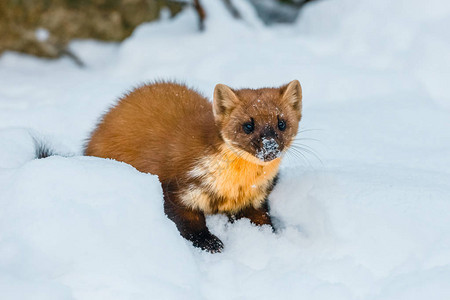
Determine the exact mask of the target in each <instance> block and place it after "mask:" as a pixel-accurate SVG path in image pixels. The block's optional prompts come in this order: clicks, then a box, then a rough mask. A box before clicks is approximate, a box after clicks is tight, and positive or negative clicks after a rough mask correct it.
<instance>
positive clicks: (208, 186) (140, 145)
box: [85, 81, 301, 252]
mask: <svg viewBox="0 0 450 300" xmlns="http://www.w3.org/2000/svg"><path fill="white" fill-rule="evenodd" d="M300 118H301V87H300V84H299V83H298V81H293V82H291V83H290V84H288V85H286V86H283V87H281V88H264V89H257V90H252V89H241V90H232V89H231V88H229V87H227V86H225V85H220V84H219V85H217V86H216V88H215V92H214V103H213V104H211V103H210V102H209V101H208V100H207V99H206V98H204V97H203V96H201V95H200V94H199V93H197V92H195V91H194V90H192V89H189V88H187V87H186V86H184V85H180V84H176V83H171V82H157V83H153V84H149V85H145V86H142V87H140V88H138V89H136V90H134V91H133V92H131V93H129V94H128V95H126V96H124V97H123V98H122V99H121V100H120V101H119V102H118V104H117V105H116V106H115V107H113V108H112V109H111V110H110V111H109V112H108V113H107V114H106V115H105V116H104V117H103V119H102V120H101V121H100V123H99V124H98V126H97V128H96V129H95V130H94V132H93V133H92V136H91V137H90V139H89V141H88V143H87V147H86V149H85V154H86V155H91V156H98V157H104V158H113V159H116V160H119V161H123V162H126V163H129V164H131V165H132V166H134V167H135V168H136V169H138V170H139V171H141V172H148V173H152V174H156V175H158V176H159V179H160V181H161V184H162V188H163V192H164V209H165V213H166V214H167V216H168V217H169V218H170V219H171V220H173V221H174V222H175V224H176V225H177V228H178V230H179V231H180V233H181V235H182V236H183V237H185V238H186V239H188V240H190V241H192V242H193V244H194V245H195V246H197V247H200V248H202V249H206V250H208V251H211V252H217V251H220V250H221V249H222V247H223V245H222V242H221V241H220V240H219V239H218V238H217V237H216V236H214V235H213V234H211V233H210V232H209V230H208V228H207V227H206V223H205V214H213V213H225V214H227V215H229V216H233V217H237V218H239V217H248V218H249V219H250V220H251V221H252V222H254V223H256V224H259V225H263V224H268V225H271V220H270V216H269V214H268V208H267V196H268V194H269V193H270V191H271V190H272V188H273V186H274V184H275V181H276V178H277V174H278V167H279V164H280V161H281V156H282V154H283V152H284V151H285V150H286V149H287V148H288V147H289V145H290V143H291V142H292V140H293V138H294V137H295V135H296V133H297V129H298V123H299V121H300Z"/></svg>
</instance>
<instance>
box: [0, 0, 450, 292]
mask: <svg viewBox="0 0 450 300" xmlns="http://www.w3.org/2000/svg"><path fill="white" fill-rule="evenodd" d="M203 3H204V4H205V6H206V9H207V11H208V15H209V17H210V18H209V19H208V21H207V24H206V27H207V30H206V32H204V33H199V32H197V22H196V16H195V14H194V13H193V12H192V11H186V12H185V13H183V14H181V15H179V16H178V17H177V18H176V19H175V20H164V21H161V22H158V23H152V24H144V25H142V26H140V27H139V28H137V30H136V31H135V32H134V33H133V35H132V36H131V37H130V38H129V39H127V40H126V41H125V42H124V43H122V44H120V45H117V44H105V43H100V42H94V41H77V42H74V43H72V45H71V47H72V50H73V51H74V52H75V53H76V54H77V55H79V56H80V58H81V59H82V60H83V61H84V62H85V63H86V64H87V67H86V68H84V69H81V68H78V67H77V66H76V65H75V64H74V63H73V62H71V61H70V60H68V59H60V60H57V61H48V60H44V59H37V58H33V57H28V56H23V55H19V54H15V53H6V54H4V55H3V56H2V57H1V58H0V167H1V168H0V228H1V230H0V299H2V300H7V299H46V300H51V299H58V300H64V299H109V300H113V299H326V300H329V299H333V300H340V299H345V300H350V299H364V300H366V299H368V300H375V299H383V300H389V299H392V300H399V299H408V300H414V299H420V300H423V299H433V300H435V299H436V300H438V299H439V300H441V299H450V284H449V282H450V217H449V212H450V171H449V170H450V130H449V129H450V126H449V125H450V92H449V89H448V83H449V82H450V31H449V30H448V28H450V4H449V3H448V1H446V0H428V1H425V2H424V1H422V0H408V1H406V0H399V1H391V0H379V1H372V0H370V1H369V0H339V1H338V0H323V1H318V2H316V3H315V2H313V3H311V4H310V5H308V6H307V7H306V8H305V9H304V10H303V11H302V13H301V16H300V19H299V21H298V22H297V24H295V25H293V26H274V27H271V28H266V27H264V26H263V25H262V24H261V22H260V21H259V20H258V19H257V17H256V16H255V12H254V11H253V10H252V9H251V8H250V7H249V6H248V4H246V2H242V1H235V3H236V5H237V6H238V7H239V8H240V10H241V12H242V14H243V15H244V18H245V21H243V22H239V21H235V20H233V19H232V18H231V17H230V16H229V15H227V14H226V13H225V10H224V9H223V7H221V5H222V4H221V1H203ZM158 78H170V79H177V80H180V81H185V82H187V83H188V84H189V85H191V86H194V87H196V88H197V89H198V90H200V91H201V92H203V93H204V94H205V95H207V96H211V95H212V91H213V88H214V85H215V84H216V83H224V84H228V85H230V86H232V87H247V86H249V87H261V86H265V85H267V86H276V85H281V84H284V83H287V82H289V81H291V80H293V79H299V80H300V82H301V83H302V86H303V92H304V104H303V109H304V117H303V120H302V123H301V126H300V130H302V132H300V134H299V138H298V141H297V142H296V146H295V147H296V149H297V150H296V151H291V152H290V155H288V156H287V157H286V158H285V159H284V161H283V165H282V174H281V177H280V182H279V184H278V185H277V187H276V188H275V190H274V191H273V193H272V194H271V196H270V205H271V213H272V215H273V216H274V219H275V224H276V227H277V228H278V232H277V234H273V233H272V232H271V230H270V229H269V228H265V227H263V228H257V227H255V226H252V225H251V224H250V223H249V222H248V220H239V221H237V222H236V223H234V224H229V223H227V220H226V218H225V217H223V216H220V215H219V216H213V217H210V218H208V225H209V227H210V229H211V230H212V231H213V233H215V234H216V235H218V236H219V237H220V238H221V239H222V240H223V241H224V243H225V249H224V251H223V253H220V254H214V255H212V254H208V253H205V252H202V251H199V250H198V249H195V248H193V247H192V246H191V245H190V244H189V243H188V242H186V241H185V240H183V239H182V238H181V237H180V236H179V234H178V232H177V230H176V228H175V226H174V224H173V223H172V222H170V221H169V220H168V219H167V218H166V217H165V216H164V213H163V208H162V195H161V188H160V186H159V183H158V179H157V178H156V177H155V176H153V175H150V174H142V173H139V172H138V171H136V170H135V169H134V168H132V167H131V166H129V165H127V164H124V163H120V162H115V161H112V160H105V159H99V158H92V157H82V156H80V154H81V148H82V144H83V141H84V139H85V138H86V137H87V136H88V134H89V132H90V130H92V129H93V127H94V125H95V123H96V122H97V120H98V118H99V116H100V115H101V114H102V113H103V112H104V111H105V110H106V109H107V108H108V107H110V106H111V105H112V104H113V103H114V102H115V101H116V99H117V98H118V97H119V96H120V95H122V94H123V93H124V92H126V91H127V90H129V89H131V88H132V87H133V86H136V85H138V84H139V83H141V82H145V81H151V80H154V79H158ZM30 132H31V133H30ZM32 135H33V136H38V137H39V138H41V139H44V140H45V141H47V142H50V143H51V144H52V146H53V148H54V149H57V151H59V153H62V154H68V156H67V157H58V156H55V157H50V158H47V159H41V160H32V157H33V155H34V149H33V141H32V138H31V136H32ZM310 139H317V140H319V141H318V142H316V141H314V140H310ZM300 144H303V145H300ZM305 145H306V146H307V147H306V146H305ZM300 147H303V148H304V149H303V150H302V149H300ZM308 147H312V149H313V150H314V153H317V155H318V156H319V158H320V161H321V162H320V161H319V159H317V158H315V156H314V155H313V154H311V153H309V152H308V150H310V148H308ZM299 150H302V151H303V152H302V154H300V153H298V151H299ZM302 155H305V156H306V158H307V159H306V160H305V159H304V158H303V156H302Z"/></svg>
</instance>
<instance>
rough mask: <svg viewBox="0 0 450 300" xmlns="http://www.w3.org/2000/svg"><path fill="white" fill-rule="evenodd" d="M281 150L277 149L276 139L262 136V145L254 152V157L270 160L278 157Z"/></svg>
mask: <svg viewBox="0 0 450 300" xmlns="http://www.w3.org/2000/svg"><path fill="white" fill-rule="evenodd" d="M280 155H281V151H280V149H279V146H278V143H277V141H275V139H273V138H270V139H268V138H263V139H262V147H261V149H259V150H258V151H257V152H256V157H257V158H259V159H260V160H263V161H264V160H266V159H267V160H272V159H275V158H277V157H280Z"/></svg>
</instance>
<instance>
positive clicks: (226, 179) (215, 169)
mask: <svg viewBox="0 0 450 300" xmlns="http://www.w3.org/2000/svg"><path fill="white" fill-rule="evenodd" d="M248 155H249V154H248ZM279 164H280V159H276V160H273V161H272V162H270V163H266V164H264V165H262V164H257V163H253V162H251V161H250V159H249V158H245V156H242V155H237V154H236V153H235V152H233V151H232V150H229V149H228V148H226V147H223V148H222V150H221V152H219V153H218V154H216V155H212V156H209V157H205V158H204V159H202V160H201V161H200V162H199V164H198V166H196V167H195V168H194V169H193V170H192V171H191V172H190V174H191V175H192V176H195V177H199V178H201V179H202V183H201V189H202V190H203V191H204V192H205V194H211V193H212V194H214V195H217V196H219V198H220V201H218V202H217V203H214V205H212V203H211V202H214V199H208V197H197V198H198V201H197V200H195V199H192V200H193V201H196V202H205V203H197V204H199V205H195V206H198V207H199V208H201V209H202V210H203V211H205V212H208V211H209V212H211V211H218V212H236V211H238V210H240V209H242V208H243V207H245V206H248V205H253V206H255V207H258V206H259V205H261V204H262V202H263V201H264V200H265V198H266V196H267V190H268V188H269V187H270V185H271V184H272V181H273V179H274V177H275V176H276V174H277V172H278V167H279ZM212 206H214V207H212Z"/></svg>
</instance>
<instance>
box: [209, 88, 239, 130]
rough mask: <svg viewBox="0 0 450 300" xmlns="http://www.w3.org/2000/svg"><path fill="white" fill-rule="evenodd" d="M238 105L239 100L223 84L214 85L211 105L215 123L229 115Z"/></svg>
mask: <svg viewBox="0 0 450 300" xmlns="http://www.w3.org/2000/svg"><path fill="white" fill-rule="evenodd" d="M238 103H239V99H238V97H237V96H236V94H235V93H234V92H233V90H232V89H231V88H229V87H228V86H226V85H224V84H218V85H216V88H215V89H214V103H213V112H214V118H215V119H216V121H219V122H220V121H222V120H223V117H224V116H226V115H228V114H229V113H231V111H232V110H233V109H234V108H235V107H236V106H237V105H238Z"/></svg>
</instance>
